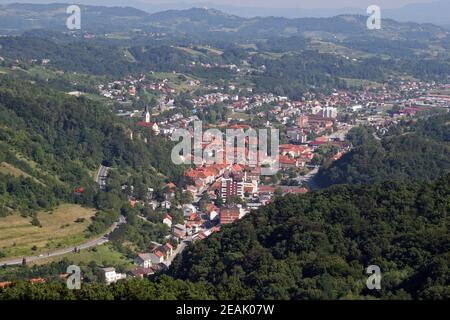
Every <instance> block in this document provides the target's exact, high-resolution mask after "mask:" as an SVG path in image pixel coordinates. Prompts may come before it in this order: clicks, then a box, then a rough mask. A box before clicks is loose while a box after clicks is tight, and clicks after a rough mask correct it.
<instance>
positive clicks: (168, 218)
mask: <svg viewBox="0 0 450 320" xmlns="http://www.w3.org/2000/svg"><path fill="white" fill-rule="evenodd" d="M163 223H164V224H165V225H166V226H168V227H169V228H172V217H171V216H170V215H168V214H166V216H165V217H164V219H163Z"/></svg>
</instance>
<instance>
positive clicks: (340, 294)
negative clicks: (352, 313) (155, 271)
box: [171, 175, 450, 299]
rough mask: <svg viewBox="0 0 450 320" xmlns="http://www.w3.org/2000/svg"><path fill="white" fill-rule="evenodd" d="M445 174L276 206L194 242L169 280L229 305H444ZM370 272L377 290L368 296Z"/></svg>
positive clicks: (449, 189) (448, 203) (449, 199)
mask: <svg viewBox="0 0 450 320" xmlns="http://www.w3.org/2000/svg"><path fill="white" fill-rule="evenodd" d="M449 212H450V175H447V176H445V177H444V178H442V179H440V180H437V181H435V182H433V183H424V184H421V185H413V184H402V183H398V182H386V183H383V184H379V185H373V186H364V187H354V186H338V187H333V188H330V189H328V190H325V191H318V192H313V193H310V194H307V195H302V196H288V197H284V198H278V199H276V201H275V202H274V203H273V204H271V205H269V206H267V207H264V208H262V209H260V210H258V211H257V212H255V213H252V214H250V215H249V216H248V217H247V218H244V219H243V220H242V221H240V222H238V223H236V224H235V225H232V226H229V227H224V228H223V230H222V232H220V233H219V234H217V235H214V236H213V237H211V238H209V239H208V240H205V241H202V242H199V243H197V244H195V245H194V246H193V247H191V248H190V249H189V250H188V251H187V252H186V253H184V254H183V257H182V259H178V260H177V261H175V263H174V264H173V266H172V269H171V272H172V275H173V276H175V277H176V278H181V279H189V280H190V281H194V282H198V281H208V282H210V283H212V284H213V285H214V286H216V287H217V289H218V292H219V296H220V297H221V298H226V299H242V298H245V299H255V298H256V299H340V298H345V299H359V298H369V297H371V296H374V297H382V298H393V297H396V298H419V299H421V298H424V299H431V298H432V299H439V298H447V299H448V298H450V291H449V288H450V286H449V285H450V282H449V279H450V274H449V268H448V262H449V259H450V255H449V250H450V247H449V244H450V235H449V232H448V223H449ZM369 265H378V266H380V268H381V270H382V273H383V281H382V290H381V291H380V292H373V291H369V290H367V289H366V286H365V282H366V279H367V276H366V275H365V274H364V273H365V270H366V268H367V267H368V266H369Z"/></svg>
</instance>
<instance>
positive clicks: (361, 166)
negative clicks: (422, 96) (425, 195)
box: [315, 113, 450, 187]
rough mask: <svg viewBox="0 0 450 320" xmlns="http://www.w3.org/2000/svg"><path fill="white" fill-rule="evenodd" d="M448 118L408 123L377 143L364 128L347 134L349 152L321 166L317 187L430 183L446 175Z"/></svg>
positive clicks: (449, 167) (449, 151)
mask: <svg viewBox="0 0 450 320" xmlns="http://www.w3.org/2000/svg"><path fill="white" fill-rule="evenodd" d="M449 121H450V114H448V113H447V114H444V115H437V116H432V117H427V118H426V119H423V120H419V121H417V122H416V121H408V122H404V123H401V124H399V125H398V126H397V127H392V128H390V131H389V133H388V135H387V136H386V137H384V138H383V139H382V140H381V141H377V140H376V139H375V138H374V136H373V133H374V131H373V130H371V129H368V128H363V127H359V128H356V129H354V130H352V132H350V135H349V137H348V138H349V140H350V142H352V143H353V147H354V148H353V150H352V151H350V152H349V153H348V154H346V155H344V156H343V157H342V158H341V159H340V160H338V161H336V162H334V163H332V164H331V165H329V166H325V167H324V168H322V169H321V170H320V172H319V174H318V175H317V176H316V178H315V182H316V183H317V184H318V185H319V186H321V187H327V186H331V185H335V184H345V183H351V184H367V183H374V182H381V181H385V180H387V179H396V180H399V181H421V180H428V181H429V180H432V179H436V178H438V177H440V176H442V175H443V174H445V173H448V172H450V158H449V155H450V126H449Z"/></svg>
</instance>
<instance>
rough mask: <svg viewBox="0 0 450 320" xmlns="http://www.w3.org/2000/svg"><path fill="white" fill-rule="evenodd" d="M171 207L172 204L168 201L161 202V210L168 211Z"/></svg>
mask: <svg viewBox="0 0 450 320" xmlns="http://www.w3.org/2000/svg"><path fill="white" fill-rule="evenodd" d="M171 207H172V203H171V202H170V201H168V200H165V201H163V202H161V208H164V209H170V208H171Z"/></svg>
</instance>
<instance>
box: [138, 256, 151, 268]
mask: <svg viewBox="0 0 450 320" xmlns="http://www.w3.org/2000/svg"><path fill="white" fill-rule="evenodd" d="M134 262H135V263H136V264H137V265H138V266H140V267H142V268H150V267H151V266H152V257H151V256H150V254H148V253H141V254H138V256H137V257H136V258H135V259H134Z"/></svg>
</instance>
